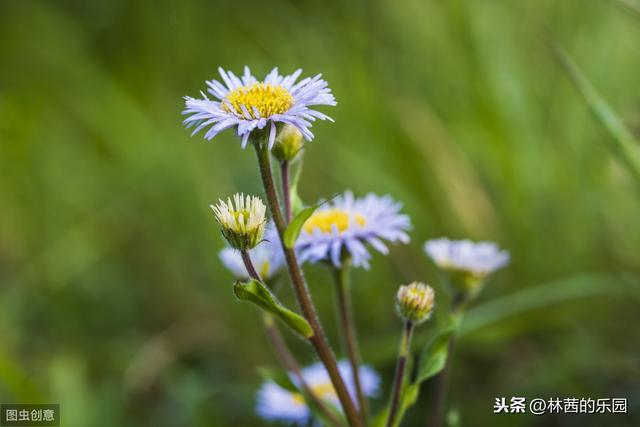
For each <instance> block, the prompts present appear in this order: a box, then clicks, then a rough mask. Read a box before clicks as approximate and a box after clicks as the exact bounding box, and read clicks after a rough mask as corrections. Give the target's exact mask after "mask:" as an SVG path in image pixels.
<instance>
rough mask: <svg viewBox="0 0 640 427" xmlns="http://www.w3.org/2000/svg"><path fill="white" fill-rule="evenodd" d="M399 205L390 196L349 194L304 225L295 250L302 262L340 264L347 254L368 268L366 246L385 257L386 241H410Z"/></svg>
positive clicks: (357, 263)
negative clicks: (359, 196)
mask: <svg viewBox="0 0 640 427" xmlns="http://www.w3.org/2000/svg"><path fill="white" fill-rule="evenodd" d="M401 207H402V205H401V204H400V203H397V202H395V201H394V200H393V199H392V198H391V197H390V196H383V197H379V196H376V195H375V194H368V195H367V196H365V197H363V198H358V199H356V198H354V196H353V193H351V192H350V191H347V192H345V193H344V194H343V195H341V196H338V197H336V198H335V199H333V200H332V201H331V202H328V203H325V204H324V205H322V206H321V207H320V208H318V210H316V211H315V213H314V214H313V215H311V217H310V218H309V219H308V220H307V221H306V222H305V224H304V225H303V227H302V232H301V233H300V237H299V238H298V241H297V242H296V249H297V250H298V252H299V255H300V259H301V260H302V261H310V262H318V261H329V262H331V263H332V264H333V265H335V266H340V265H341V258H342V256H343V251H345V252H344V254H348V255H349V256H350V257H351V259H352V262H353V265H354V266H355V267H364V268H369V260H370V259H371V254H370V253H369V250H368V249H367V247H366V245H367V244H369V245H371V246H372V247H373V248H375V249H376V250H377V251H379V252H381V253H383V254H386V253H388V249H387V247H386V245H385V244H384V242H383V241H384V240H386V241H389V242H398V241H399V242H402V243H407V242H409V236H408V235H407V233H406V232H407V230H409V228H411V221H410V219H409V217H408V216H407V215H404V214H401V213H400V209H401Z"/></svg>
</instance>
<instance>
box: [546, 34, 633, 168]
mask: <svg viewBox="0 0 640 427" xmlns="http://www.w3.org/2000/svg"><path fill="white" fill-rule="evenodd" d="M553 49H554V52H555V54H556V57H557V58H558V61H559V62H560V64H561V65H562V67H563V69H564V70H565V71H566V73H567V74H568V75H569V78H570V79H571V81H572V82H573V84H574V86H575V87H576V88H577V89H578V92H580V94H582V96H583V97H584V99H585V101H586V102H587V104H588V105H589V107H590V108H591V111H592V112H593V114H594V116H595V117H596V118H597V119H598V121H600V123H601V124H602V125H603V126H604V128H605V129H606V130H607V132H609V134H610V135H611V137H612V139H611V141H612V143H613V148H614V149H615V151H616V152H617V153H618V154H619V155H620V157H621V159H622V160H623V162H624V163H625V164H626V166H627V167H628V169H629V171H630V172H631V173H632V174H633V175H634V177H635V178H636V179H638V180H640V143H639V142H638V141H637V140H636V139H635V137H634V136H633V134H632V133H631V131H630V130H629V129H628V128H627V127H626V125H625V124H624V122H623V121H622V119H620V118H619V117H618V116H617V115H616V113H615V111H614V110H613V108H611V107H610V106H609V104H608V103H607V102H606V100H605V99H604V98H603V97H602V96H601V95H600V94H599V93H598V91H597V90H596V88H595V87H594V86H593V85H592V84H591V82H590V81H589V80H588V79H587V77H586V76H585V75H584V74H583V73H582V71H581V70H580V68H578V66H577V65H576V63H575V62H573V60H572V59H571V57H570V56H569V55H568V54H567V52H566V51H565V50H564V49H563V48H562V47H561V46H560V45H559V44H557V43H554V44H553Z"/></svg>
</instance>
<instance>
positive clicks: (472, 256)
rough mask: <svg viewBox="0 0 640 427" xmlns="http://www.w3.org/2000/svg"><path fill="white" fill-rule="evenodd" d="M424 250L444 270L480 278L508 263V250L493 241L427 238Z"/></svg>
mask: <svg viewBox="0 0 640 427" xmlns="http://www.w3.org/2000/svg"><path fill="white" fill-rule="evenodd" d="M424 250H425V252H426V253H427V255H428V256H429V257H430V258H431V259H432V260H433V262H434V263H435V264H436V265H437V266H438V267H440V268H441V269H443V270H445V271H450V272H455V273H463V274H468V275H471V276H473V277H475V278H478V279H482V278H484V277H486V276H488V275H489V274H491V273H493V272H494V271H496V270H498V269H499V268H502V267H504V266H505V265H507V264H508V263H509V252H507V251H504V250H500V248H499V247H498V245H496V244H495V243H493V242H478V243H475V242H471V241H469V240H449V239H447V238H441V239H436V240H429V241H427V242H426V243H425V245H424Z"/></svg>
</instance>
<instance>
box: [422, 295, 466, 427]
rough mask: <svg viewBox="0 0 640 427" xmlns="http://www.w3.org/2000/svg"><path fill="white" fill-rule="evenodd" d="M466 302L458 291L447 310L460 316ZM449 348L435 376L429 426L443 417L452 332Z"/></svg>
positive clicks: (436, 426) (453, 341)
mask: <svg viewBox="0 0 640 427" xmlns="http://www.w3.org/2000/svg"><path fill="white" fill-rule="evenodd" d="M467 303H468V299H467V298H466V296H465V295H464V294H461V293H458V294H456V295H455V296H454V299H453V303H452V304H451V308H450V309H449V311H450V312H451V313H452V314H457V315H459V316H462V313H463V312H464V308H465V307H466V304H467ZM448 346H449V348H448V349H447V360H446V361H445V365H444V368H442V371H440V373H439V374H438V376H437V377H436V385H435V392H434V398H433V406H432V408H431V420H430V423H429V424H428V425H429V426H430V427H440V426H441V425H442V421H443V418H444V410H445V402H446V397H447V388H448V384H449V375H450V372H451V363H452V359H453V351H454V350H455V346H456V334H455V333H453V334H452V335H451V337H450V338H449V343H448Z"/></svg>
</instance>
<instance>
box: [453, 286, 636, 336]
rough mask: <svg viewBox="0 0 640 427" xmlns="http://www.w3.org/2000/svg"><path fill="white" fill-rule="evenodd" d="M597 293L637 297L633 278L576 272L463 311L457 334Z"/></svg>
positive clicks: (467, 332) (463, 333) (597, 294)
mask: <svg viewBox="0 0 640 427" xmlns="http://www.w3.org/2000/svg"><path fill="white" fill-rule="evenodd" d="M599 295H611V296H626V297H635V298H640V287H639V286H638V285H637V284H636V283H634V281H633V279H625V278H624V277H616V276H607V275H602V276H589V275H579V276H573V277H570V278H567V279H561V280H555V281H553V282H549V283H546V284H544V285H538V286H534V287H529V288H526V289H523V290H521V291H517V292H513V293H511V294H510V295H506V296H503V297H500V298H497V299H494V300H492V301H490V302H487V303H484V304H482V305H479V306H477V307H474V308H472V309H471V310H469V311H467V313H466V314H465V318H464V322H463V323H462V325H461V327H460V335H466V334H469V333H471V332H474V331H476V330H478V329H480V328H483V327H485V326H487V325H490V324H493V323H497V322H499V321H502V320H504V319H508V318H510V317H514V316H518V315H521V314H523V313H525V312H527V311H531V310H535V309H539V308H543V307H547V306H551V305H555V304H561V303H563V302H567V301H572V300H576V299H580V298H588V297H593V296H599Z"/></svg>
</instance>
